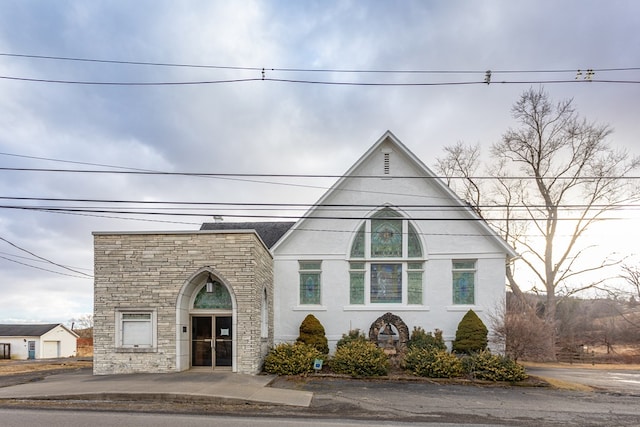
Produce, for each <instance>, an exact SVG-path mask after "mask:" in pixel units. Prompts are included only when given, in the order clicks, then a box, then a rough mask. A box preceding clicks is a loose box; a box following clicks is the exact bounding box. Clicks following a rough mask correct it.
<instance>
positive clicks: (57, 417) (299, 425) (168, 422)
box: [0, 409, 486, 427]
mask: <svg viewBox="0 0 640 427" xmlns="http://www.w3.org/2000/svg"><path fill="white" fill-rule="evenodd" d="M0 420H1V422H2V426H3V427H25V426H47V427H86V426H92V427H107V426H109V427H111V426H136V427H174V426H180V427H200V426H212V425H215V426H225V427H305V426H321V427H343V426H367V427H389V426H397V427H402V426H407V427H413V426H420V425H428V424H422V423H418V424H415V423H411V424H404V423H396V422H371V421H357V420H356V421H353V420H318V419H300V418H298V419H287V418H266V419H265V418H262V419H260V418H258V419H256V418H247V417H235V416H211V415H185V414H163V415H157V414H140V413H96V412H81V411H43V410H16V409H0ZM446 425H447V426H449V427H456V426H463V424H446ZM464 426H465V427H470V426H471V427H473V425H469V424H464ZM476 426H477V427H486V425H484V426H483V425H480V424H476Z"/></svg>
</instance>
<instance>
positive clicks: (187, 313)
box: [176, 267, 238, 372]
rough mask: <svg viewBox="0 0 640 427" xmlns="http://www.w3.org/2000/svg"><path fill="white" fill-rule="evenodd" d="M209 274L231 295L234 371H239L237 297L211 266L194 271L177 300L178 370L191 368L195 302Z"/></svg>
mask: <svg viewBox="0 0 640 427" xmlns="http://www.w3.org/2000/svg"><path fill="white" fill-rule="evenodd" d="M209 275H211V276H212V278H214V279H215V280H216V281H218V282H220V283H221V284H222V285H223V286H225V287H226V289H227V291H228V292H229V296H230V297H231V316H232V323H233V327H232V334H233V337H232V342H233V354H234V358H233V361H232V367H231V370H232V372H237V358H238V352H237V327H236V326H237V312H238V306H237V299H236V295H235V292H234V290H233V287H232V286H231V285H230V284H229V283H228V281H227V280H225V278H224V276H223V275H222V274H220V273H219V272H218V271H216V270H215V269H214V268H211V267H203V268H200V269H199V270H197V271H196V272H195V273H193V274H192V275H191V276H189V278H188V279H187V280H186V281H185V282H184V284H183V285H182V287H181V288H180V292H179V293H178V298H177V300H176V370H177V371H184V370H187V369H189V368H190V357H189V355H190V343H191V337H190V336H189V333H188V332H189V330H190V318H191V314H192V312H193V309H192V308H193V302H194V299H195V297H196V294H197V293H198V291H199V290H200V289H201V288H202V286H204V285H205V283H206V281H207V278H208V277H209Z"/></svg>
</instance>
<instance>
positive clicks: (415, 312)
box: [94, 132, 516, 374]
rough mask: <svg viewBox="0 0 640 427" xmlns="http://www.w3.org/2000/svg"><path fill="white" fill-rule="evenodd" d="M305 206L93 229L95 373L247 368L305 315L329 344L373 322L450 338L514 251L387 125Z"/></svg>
mask: <svg viewBox="0 0 640 427" xmlns="http://www.w3.org/2000/svg"><path fill="white" fill-rule="evenodd" d="M313 206H314V207H313V208H312V209H310V210H309V211H308V212H307V213H306V214H305V215H304V217H303V218H302V219H300V220H299V221H297V222H295V223H291V222H252V223H227V222H216V223H206V224H203V225H202V227H201V229H200V230H198V231H193V232H185V231H176V232H153V233H152V232H140V233H136V232H126V233H116V232H95V233H94V248H95V313H94V323H95V326H94V373H96V374H112V373H128V372H175V371H183V370H188V369H193V368H205V369H226V370H232V371H233V372H241V373H257V372H259V370H260V369H261V365H262V360H263V358H264V355H265V354H266V352H267V351H268V349H269V348H270V347H271V346H272V345H274V344H275V343H279V342H285V341H288V342H292V341H294V340H295V339H296V338H297V337H298V333H299V326H300V324H301V322H302V320H303V319H304V318H305V317H306V316H307V315H308V314H313V315H314V316H315V317H316V318H318V320H320V322H321V323H322V325H323V326H324V328H325V330H326V335H327V338H328V340H329V344H330V348H331V350H333V349H334V347H335V343H336V341H337V340H338V339H340V338H341V336H342V334H345V333H347V332H349V330H352V329H360V330H361V331H363V332H365V333H367V334H369V335H370V336H371V338H375V335H377V333H378V332H380V329H381V327H382V326H383V325H385V326H386V325H389V326H390V327H391V328H392V331H395V332H396V333H397V332H401V330H404V331H405V335H406V331H407V330H409V331H410V330H411V329H413V327H415V326H420V327H422V328H424V329H425V330H426V331H433V330H435V329H440V330H442V331H443V336H444V338H445V340H446V341H447V342H448V343H450V342H451V341H452V340H453V338H454V336H455V331H456V328H457V325H458V323H459V321H460V319H461V318H462V316H463V315H464V314H465V313H466V312H467V311H468V310H469V309H473V310H474V311H475V312H476V313H477V314H478V315H479V316H480V317H481V318H482V319H483V320H484V322H485V324H486V325H487V326H488V327H490V326H491V325H490V321H489V318H488V314H489V313H490V312H491V311H492V310H494V309H496V308H497V307H498V306H499V305H500V304H502V303H504V297H505V263H506V262H508V260H510V259H511V258H513V257H515V256H516V253H515V252H514V250H513V249H512V248H511V247H510V246H509V245H508V244H506V243H505V242H504V241H503V240H502V239H501V238H499V236H497V235H496V233H495V232H494V231H493V230H492V229H491V228H490V227H489V226H488V225H487V224H486V223H485V222H484V221H483V220H482V219H481V218H480V217H479V216H478V215H477V213H476V212H475V211H474V210H473V209H471V208H470V207H469V206H468V205H467V204H466V203H465V202H464V201H463V200H461V199H460V198H458V197H457V196H456V195H455V194H454V193H453V192H452V191H451V190H450V189H449V188H448V187H447V186H446V185H445V184H444V183H443V182H442V181H441V180H440V179H438V178H437V177H436V176H435V175H434V173H433V172H432V171H431V170H430V169H429V168H428V167H427V166H425V165H424V164H423V163H422V162H421V161H420V159H418V158H417V157H416V156H415V155H414V154H413V153H412V152H411V151H410V150H409V149H408V148H407V147H406V146H404V145H403V144H402V143H401V142H400V141H399V140H398V139H397V138H396V137H395V136H394V135H393V134H392V133H391V132H386V133H385V134H384V135H383V136H382V137H381V138H380V139H379V140H378V141H377V142H375V144H374V145H373V146H372V147H371V148H370V149H369V150H368V151H367V152H366V153H365V154H364V155H363V156H362V157H361V158H360V159H359V160H358V161H357V162H356V163H355V164H354V165H353V166H352V167H351V169H349V171H347V172H346V173H345V174H344V176H343V177H342V178H341V179H339V180H338V181H337V182H336V183H335V184H334V185H333V187H332V188H331V189H329V190H328V191H327V192H326V194H325V195H324V196H323V197H322V198H321V199H320V200H319V201H317V203H316V204H314V205H313ZM405 338H406V337H405ZM401 339H402V337H401Z"/></svg>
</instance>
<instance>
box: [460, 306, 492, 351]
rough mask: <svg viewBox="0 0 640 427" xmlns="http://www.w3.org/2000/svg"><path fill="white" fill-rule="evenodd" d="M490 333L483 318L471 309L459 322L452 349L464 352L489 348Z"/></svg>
mask: <svg viewBox="0 0 640 427" xmlns="http://www.w3.org/2000/svg"><path fill="white" fill-rule="evenodd" d="M488 334H489V331H488V330H487V327H486V326H485V325H484V323H483V322H482V320H481V319H480V318H479V317H478V315H477V314H476V313H475V312H474V311H473V310H469V311H467V314H465V315H464V317H463V318H462V320H460V323H459V324H458V330H456V339H455V341H453V345H452V347H453V348H452V350H453V351H454V352H455V353H462V354H473V353H477V352H479V351H483V350H485V349H486V348H487V335H488Z"/></svg>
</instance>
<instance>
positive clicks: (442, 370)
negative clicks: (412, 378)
mask: <svg viewBox="0 0 640 427" xmlns="http://www.w3.org/2000/svg"><path fill="white" fill-rule="evenodd" d="M402 367H403V368H404V369H406V370H407V371H409V372H411V373H412V374H414V375H418V376H420V377H428V378H454V377H459V376H462V375H463V374H464V370H463V368H462V362H461V361H460V359H458V358H457V357H456V356H455V355H453V354H451V353H449V352H447V351H446V350H438V349H434V348H421V347H415V346H414V347H411V348H410V349H409V350H407V352H406V353H405V355H404V359H403V362H402Z"/></svg>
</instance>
